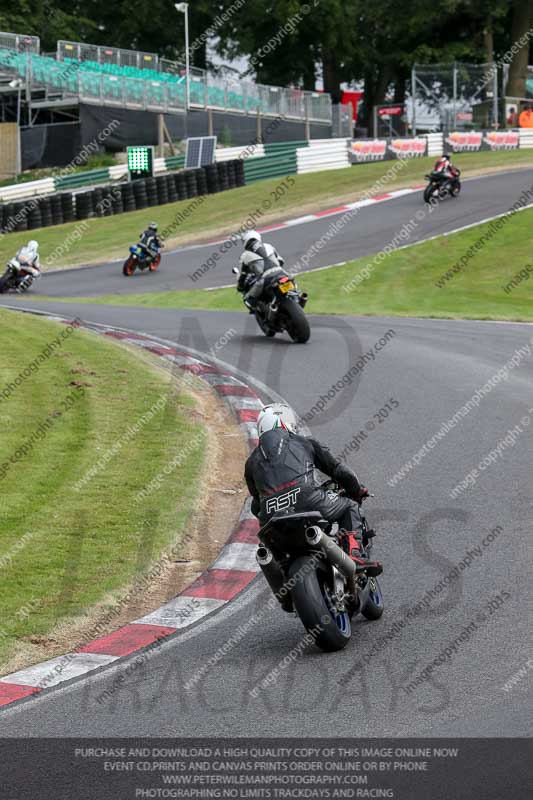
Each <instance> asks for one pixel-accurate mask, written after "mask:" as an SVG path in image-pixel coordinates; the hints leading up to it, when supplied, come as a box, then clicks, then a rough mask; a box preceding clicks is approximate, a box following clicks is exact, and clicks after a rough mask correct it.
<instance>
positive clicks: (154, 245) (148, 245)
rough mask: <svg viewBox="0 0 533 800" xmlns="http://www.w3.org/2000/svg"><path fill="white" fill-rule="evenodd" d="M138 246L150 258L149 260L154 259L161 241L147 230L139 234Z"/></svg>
mask: <svg viewBox="0 0 533 800" xmlns="http://www.w3.org/2000/svg"><path fill="white" fill-rule="evenodd" d="M139 244H140V245H141V247H143V248H144V250H145V252H147V253H148V254H149V255H150V256H151V258H154V256H156V255H157V253H158V252H159V250H160V249H161V240H160V239H159V236H158V235H157V233H154V232H153V231H151V230H150V229H149V228H147V229H146V230H145V231H144V232H143V233H141V236H140V239H139Z"/></svg>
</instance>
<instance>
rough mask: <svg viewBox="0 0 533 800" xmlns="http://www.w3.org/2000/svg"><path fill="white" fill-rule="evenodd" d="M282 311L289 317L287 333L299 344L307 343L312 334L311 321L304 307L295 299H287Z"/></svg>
mask: <svg viewBox="0 0 533 800" xmlns="http://www.w3.org/2000/svg"><path fill="white" fill-rule="evenodd" d="M280 311H281V313H283V314H285V317H286V318H287V320H288V321H287V323H286V328H287V333H288V334H289V336H290V337H291V339H292V340H293V342H297V343H298V344H305V342H307V341H308V339H309V337H310V335H311V328H310V327H309V321H308V319H307V317H306V316H305V313H304V310H303V308H302V307H301V306H300V305H299V304H298V303H296V302H295V301H294V300H286V301H285V302H284V303H283V305H282V307H281V308H280Z"/></svg>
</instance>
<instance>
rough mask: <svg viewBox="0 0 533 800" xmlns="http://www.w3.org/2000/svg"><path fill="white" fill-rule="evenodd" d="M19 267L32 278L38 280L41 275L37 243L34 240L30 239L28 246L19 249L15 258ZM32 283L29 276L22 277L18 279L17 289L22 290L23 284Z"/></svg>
mask: <svg viewBox="0 0 533 800" xmlns="http://www.w3.org/2000/svg"><path fill="white" fill-rule="evenodd" d="M15 258H16V259H17V261H18V262H19V264H20V265H21V267H22V268H23V269H24V270H25V271H26V272H28V273H29V274H30V275H31V276H32V277H33V278H38V277H39V275H40V274H41V262H40V259H39V242H36V241H35V239H30V241H29V242H28V244H26V245H24V246H23V247H21V248H20V250H19V251H18V253H17V255H16V256H15ZM31 282H32V280H31V278H30V277H29V276H27V275H26V276H24V277H23V278H21V279H20V281H19V285H18V288H23V287H24V284H25V283H27V284H30V283H31Z"/></svg>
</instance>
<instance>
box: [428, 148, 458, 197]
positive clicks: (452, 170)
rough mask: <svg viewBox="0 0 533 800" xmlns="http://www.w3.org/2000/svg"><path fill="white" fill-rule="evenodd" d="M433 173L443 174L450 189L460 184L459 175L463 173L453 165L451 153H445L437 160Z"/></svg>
mask: <svg viewBox="0 0 533 800" xmlns="http://www.w3.org/2000/svg"><path fill="white" fill-rule="evenodd" d="M433 172H439V173H442V175H444V177H446V178H447V179H448V180H447V181H446V183H447V184H449V186H450V189H451V188H453V186H455V185H457V183H458V182H459V175H460V174H461V171H460V170H459V169H457V167H456V166H455V165H454V164H452V160H451V157H450V154H449V153H443V154H442V156H440V157H439V158H437V160H436V161H435V166H434V167H433Z"/></svg>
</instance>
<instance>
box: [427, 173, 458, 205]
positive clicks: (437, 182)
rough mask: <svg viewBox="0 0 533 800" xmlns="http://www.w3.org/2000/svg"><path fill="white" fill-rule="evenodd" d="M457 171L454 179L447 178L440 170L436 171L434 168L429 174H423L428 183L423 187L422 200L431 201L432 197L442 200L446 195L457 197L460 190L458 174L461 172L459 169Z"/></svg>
mask: <svg viewBox="0 0 533 800" xmlns="http://www.w3.org/2000/svg"><path fill="white" fill-rule="evenodd" d="M457 172H458V176H457V178H455V179H453V178H449V177H447V176H446V175H444V174H443V173H442V172H436V171H435V170H433V171H432V172H430V173H429V175H425V178H426V179H427V180H428V181H429V184H428V185H427V186H426V188H425V189H424V202H425V203H431V201H432V200H433V199H435V200H443V199H444V198H445V197H446V196H447V195H449V196H450V197H457V195H458V194H459V192H460V191H461V181H460V180H459V175H460V174H461V173H460V172H459V170H457Z"/></svg>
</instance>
